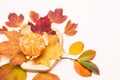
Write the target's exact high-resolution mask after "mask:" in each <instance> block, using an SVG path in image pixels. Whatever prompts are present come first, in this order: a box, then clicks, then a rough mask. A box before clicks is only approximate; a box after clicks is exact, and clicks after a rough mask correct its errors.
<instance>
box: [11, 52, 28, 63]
mask: <svg viewBox="0 0 120 80" xmlns="http://www.w3.org/2000/svg"><path fill="white" fill-rule="evenodd" d="M25 60H26V56H25V55H24V54H23V53H22V52H19V53H17V54H16V55H14V56H12V58H10V64H11V65H21V64H22V63H23V62H25Z"/></svg>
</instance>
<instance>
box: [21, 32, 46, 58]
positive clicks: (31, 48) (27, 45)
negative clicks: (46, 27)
mask: <svg viewBox="0 0 120 80" xmlns="http://www.w3.org/2000/svg"><path fill="white" fill-rule="evenodd" d="M20 48H21V50H22V51H23V53H24V54H25V55H26V56H38V55H40V54H42V53H43V51H44V49H45V40H44V39H43V38H42V36H41V35H40V34H38V33H30V34H25V35H23V36H22V37H20Z"/></svg>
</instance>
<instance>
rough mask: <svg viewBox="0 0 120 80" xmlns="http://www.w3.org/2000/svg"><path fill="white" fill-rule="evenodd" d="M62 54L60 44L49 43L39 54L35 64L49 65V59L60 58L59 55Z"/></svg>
mask: <svg viewBox="0 0 120 80" xmlns="http://www.w3.org/2000/svg"><path fill="white" fill-rule="evenodd" d="M63 54H64V50H63V48H62V46H61V45H60V44H55V45H49V46H47V47H46V49H45V52H44V53H43V54H42V55H41V56H39V57H38V58H37V59H36V60H35V62H36V63H37V64H43V65H46V66H50V61H51V60H57V59H60V57H61V56H62V55H63Z"/></svg>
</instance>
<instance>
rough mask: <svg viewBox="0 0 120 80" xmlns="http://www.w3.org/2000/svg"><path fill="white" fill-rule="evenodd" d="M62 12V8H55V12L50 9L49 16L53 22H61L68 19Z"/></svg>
mask: <svg viewBox="0 0 120 80" xmlns="http://www.w3.org/2000/svg"><path fill="white" fill-rule="evenodd" d="M62 13H63V9H62V8H59V9H55V11H54V12H53V11H51V10H50V11H49V13H48V17H49V19H50V20H51V21H52V22H55V23H58V24H60V23H62V22H64V21H65V20H66V19H67V16H66V15H63V14H62Z"/></svg>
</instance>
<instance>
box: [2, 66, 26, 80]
mask: <svg viewBox="0 0 120 80" xmlns="http://www.w3.org/2000/svg"><path fill="white" fill-rule="evenodd" d="M26 78H27V72H26V71H24V70H22V69H21V68H20V66H12V65H9V64H5V65H3V66H0V80H26Z"/></svg>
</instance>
